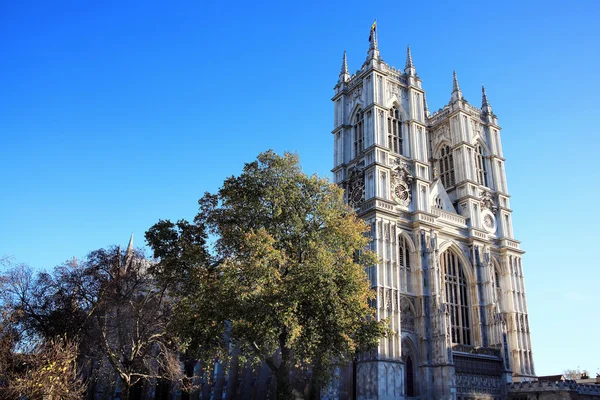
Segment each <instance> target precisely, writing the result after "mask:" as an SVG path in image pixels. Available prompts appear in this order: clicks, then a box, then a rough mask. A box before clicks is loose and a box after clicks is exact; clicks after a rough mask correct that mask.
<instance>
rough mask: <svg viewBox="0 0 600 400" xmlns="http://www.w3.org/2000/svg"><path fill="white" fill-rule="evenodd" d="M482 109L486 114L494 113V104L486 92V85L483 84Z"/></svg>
mask: <svg viewBox="0 0 600 400" xmlns="http://www.w3.org/2000/svg"><path fill="white" fill-rule="evenodd" d="M481 111H483V112H484V113H485V114H491V113H492V106H491V105H490V102H489V101H488V98H487V94H486V93H485V86H483V85H481Z"/></svg>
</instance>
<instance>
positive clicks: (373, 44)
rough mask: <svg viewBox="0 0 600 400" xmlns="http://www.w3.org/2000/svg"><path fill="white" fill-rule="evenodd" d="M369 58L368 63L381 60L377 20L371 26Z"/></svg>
mask: <svg viewBox="0 0 600 400" xmlns="http://www.w3.org/2000/svg"><path fill="white" fill-rule="evenodd" d="M369 43H370V44H369V51H368V54H369V56H368V57H367V61H371V60H379V48H378V47H377V20H375V21H374V22H373V25H371V32H370V33H369Z"/></svg>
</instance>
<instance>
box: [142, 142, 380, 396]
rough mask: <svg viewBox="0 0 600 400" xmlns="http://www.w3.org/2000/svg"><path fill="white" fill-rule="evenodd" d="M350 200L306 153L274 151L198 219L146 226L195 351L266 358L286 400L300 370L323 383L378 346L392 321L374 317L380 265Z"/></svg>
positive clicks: (203, 202) (214, 197)
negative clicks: (312, 169)
mask: <svg viewBox="0 0 600 400" xmlns="http://www.w3.org/2000/svg"><path fill="white" fill-rule="evenodd" d="M342 195H343V193H342V190H341V189H340V188H338V187H337V186H335V185H333V184H331V183H330V182H328V181H327V180H325V179H321V178H318V177H316V176H307V175H305V174H304V173H303V172H302V170H301V168H300V165H299V162H298V157H297V156H295V155H293V154H289V153H286V154H285V155H284V156H283V157H281V156H278V155H277V154H275V153H274V152H273V151H268V152H265V153H262V154H260V155H259V157H258V159H257V160H256V161H254V162H252V163H249V164H246V165H245V167H244V170H243V172H242V174H241V175H240V176H238V177H230V178H228V179H227V180H226V181H225V182H224V184H223V187H222V188H221V189H220V190H219V192H218V193H217V194H210V193H207V194H205V195H204V197H202V198H201V199H200V200H199V205H200V210H199V213H198V214H197V216H196V218H195V219H194V224H189V223H187V222H185V221H180V222H178V223H177V225H175V224H173V223H171V222H169V221H160V222H159V223H157V224H156V225H155V226H153V227H152V228H151V229H150V230H149V231H148V233H147V234H146V238H147V240H148V242H149V244H150V246H151V247H152V248H153V249H154V254H155V256H156V257H160V261H159V263H158V264H157V270H158V272H159V275H163V276H164V277H165V279H174V280H175V281H177V282H178V283H177V285H178V287H182V288H183V287H185V289H186V290H184V291H183V292H181V296H180V298H179V300H178V306H177V307H178V311H181V312H182V314H181V316H182V318H184V319H187V320H188V321H189V322H188V323H187V324H186V323H185V321H182V325H183V326H185V327H186V329H185V334H186V336H187V337H189V340H190V341H191V342H194V346H192V348H193V347H195V346H201V345H202V344H208V345H209V348H212V349H215V350H217V349H219V348H221V349H222V348H223V346H221V347H219V344H222V343H220V341H221V340H222V338H224V337H228V338H229V339H230V340H231V341H232V342H233V343H234V344H235V345H236V346H238V347H239V348H240V349H242V351H243V353H244V354H246V355H247V356H248V357H249V358H254V359H255V360H260V361H264V362H266V363H267V364H268V365H269V367H270V368H271V370H272V371H273V373H274V374H275V376H276V378H277V392H278V396H279V398H289V397H290V396H291V384H290V371H291V369H292V368H309V367H312V371H313V383H314V384H315V386H317V387H318V386H319V385H320V384H322V383H323V382H325V381H326V380H327V379H328V378H329V377H330V376H331V372H332V369H333V368H334V367H335V366H336V365H339V364H345V363H347V362H348V361H349V360H351V359H352V357H353V356H354V354H355V352H356V351H358V350H360V349H364V348H368V347H370V346H374V345H376V343H377V340H378V339H379V337H381V336H382V335H383V334H385V328H384V326H385V323H384V322H383V323H381V322H376V321H375V319H374V318H373V311H372V309H371V308H370V307H369V305H368V301H369V300H370V299H373V298H374V292H373V291H372V290H371V289H370V285H369V283H368V280H367V277H366V275H365V273H364V266H366V265H370V264H373V263H375V262H376V258H375V255H374V254H373V253H372V252H371V251H369V250H367V245H368V238H367V237H366V236H365V233H366V231H367V226H366V225H365V223H364V222H363V221H362V220H361V219H359V218H357V217H356V215H355V214H354V213H353V212H352V211H351V210H350V209H349V208H348V207H347V206H346V205H345V204H344V202H343V197H342ZM205 231H206V232H207V233H209V234H211V235H214V237H215V238H216V241H215V244H214V254H213V258H214V260H217V261H216V262H212V263H211V259H210V257H208V256H207V252H206V251H205V248H206V236H205V234H204V232H205ZM190 232H194V233H195V234H190ZM357 254H359V255H360V256H358V257H357ZM357 261H358V262H357ZM170 271H177V274H178V275H181V276H184V277H185V278H186V280H188V279H191V281H192V282H193V283H192V284H190V283H189V282H188V283H187V284H185V282H181V280H177V277H176V276H173V275H172V274H171V272H170ZM211 304H212V307H211ZM215 304H216V305H217V306H216V307H215ZM225 321H227V324H225V323H224V322H225ZM207 327H208V328H207ZM225 327H227V332H225ZM204 349H206V347H205V348H204ZM217 353H218V351H217ZM221 353H222V351H221Z"/></svg>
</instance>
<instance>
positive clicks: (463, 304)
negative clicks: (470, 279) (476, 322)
mask: <svg viewBox="0 0 600 400" xmlns="http://www.w3.org/2000/svg"><path fill="white" fill-rule="evenodd" d="M440 262H441V264H442V271H443V274H444V283H445V289H446V304H448V306H449V307H450V310H449V311H450V324H451V326H452V343H460V344H467V345H470V344H471V324H470V322H469V296H468V292H469V291H468V288H467V280H466V279H465V275H464V271H463V265H462V263H461V262H460V260H459V258H458V256H457V255H456V253H454V252H453V251H452V250H447V251H445V252H444V253H443V254H442V255H441V257H440Z"/></svg>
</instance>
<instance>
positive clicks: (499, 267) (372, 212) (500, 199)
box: [323, 24, 535, 400]
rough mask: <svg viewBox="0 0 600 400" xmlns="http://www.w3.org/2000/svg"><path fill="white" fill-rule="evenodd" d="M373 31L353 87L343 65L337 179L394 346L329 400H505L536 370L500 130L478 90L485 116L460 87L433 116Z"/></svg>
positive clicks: (339, 383)
mask: <svg viewBox="0 0 600 400" xmlns="http://www.w3.org/2000/svg"><path fill="white" fill-rule="evenodd" d="M376 29H377V28H376V26H375V24H374V25H373V27H372V28H371V37H370V48H369V50H368V56H367V59H366V61H365V62H364V63H363V64H362V66H361V67H360V69H359V70H358V71H356V73H354V74H350V73H349V71H348V63H347V59H346V54H345V53H344V58H343V63H342V69H341V72H340V75H339V80H338V82H337V84H336V86H335V95H334V97H333V103H334V129H333V131H332V134H333V148H334V166H333V170H332V172H333V176H334V180H335V182H336V183H337V184H338V185H340V186H342V187H343V188H344V189H345V196H346V200H347V202H348V204H350V205H351V206H352V207H353V208H354V209H355V210H356V212H357V213H358V215H359V216H361V217H362V218H363V219H364V220H365V221H366V222H367V223H368V224H369V225H370V227H371V230H370V236H371V239H372V241H371V247H372V249H373V250H374V251H376V252H377V255H378V257H379V260H380V263H379V264H377V265H374V266H372V267H369V268H368V271H367V272H368V275H369V279H370V281H371V284H372V286H373V288H374V289H375V290H376V291H377V300H376V304H374V307H376V310H377V317H378V318H379V319H384V318H385V319H387V320H388V321H389V324H390V328H391V330H392V332H393V334H391V335H388V337H386V338H384V339H382V340H381V341H380V344H379V347H378V348H377V349H376V350H374V351H372V352H370V353H369V354H362V355H361V356H360V357H359V359H358V361H357V362H356V363H355V365H354V366H353V367H352V368H348V369H347V370H345V371H339V374H337V378H336V379H335V380H334V382H333V383H332V384H331V386H330V387H329V389H328V391H327V393H323V398H346V396H347V395H348V394H349V391H350V390H351V391H352V392H353V393H352V396H353V397H354V398H356V399H380V400H383V399H408V398H418V399H505V398H507V397H508V395H509V393H508V392H507V391H508V389H507V388H508V387H509V385H508V384H509V383H510V382H519V381H528V380H533V379H534V378H535V370H534V364H533V353H532V349H531V341H530V334H529V321H528V314H527V299H526V296H525V285H524V280H523V266H522V264H521V258H522V255H523V251H522V250H521V248H520V246H519V241H517V240H516V239H515V238H514V236H513V227H512V221H511V212H512V210H511V207H510V195H509V193H508V189H507V184H506V176H505V172H504V163H505V158H504V154H503V152H502V142H501V136H500V126H499V125H498V119H497V117H496V115H495V114H494V112H493V111H492V107H491V105H490V102H489V100H488V98H487V95H486V92H485V89H484V88H482V101H481V105H478V106H475V105H472V104H470V103H468V102H467V101H466V100H465V98H464V97H463V94H462V92H461V89H460V86H459V84H458V78H457V76H456V73H454V77H453V84H452V93H451V98H450V101H449V103H448V104H447V105H445V106H443V108H441V109H439V110H438V111H436V112H433V113H431V112H430V111H429V108H428V105H427V99H426V96H425V90H424V89H423V86H422V82H421V79H420V78H419V76H418V75H417V69H416V67H415V64H414V63H413V60H412V57H411V53H410V48H409V49H407V53H406V65H405V67H404V70H399V69H395V68H393V67H391V66H389V65H388V64H386V63H385V62H383V60H382V58H381V56H380V52H379V48H378V43H377V35H376ZM449 86H450V85H449ZM348 388H351V389H348ZM349 398H352V397H349Z"/></svg>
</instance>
